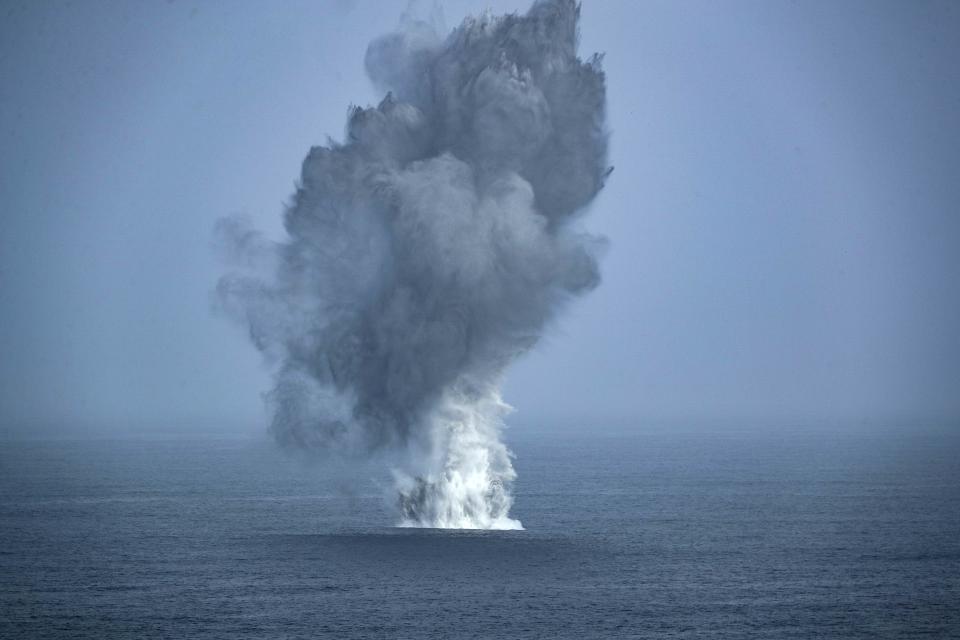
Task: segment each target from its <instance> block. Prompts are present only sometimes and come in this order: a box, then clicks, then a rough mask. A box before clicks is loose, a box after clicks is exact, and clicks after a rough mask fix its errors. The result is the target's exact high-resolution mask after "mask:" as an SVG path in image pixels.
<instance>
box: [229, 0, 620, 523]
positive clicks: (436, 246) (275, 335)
mask: <svg viewBox="0 0 960 640" xmlns="http://www.w3.org/2000/svg"><path fill="white" fill-rule="evenodd" d="M578 20H579V7H578V6H577V5H576V4H575V3H574V2H573V1H572V0H544V1H540V2H537V3H535V4H534V5H533V6H532V8H531V9H530V10H529V11H528V13H527V14H526V15H516V14H514V15H505V16H491V15H482V16H480V17H477V18H468V19H467V20H466V21H465V22H464V23H463V24H462V25H461V26H460V27H458V28H456V29H455V30H454V31H453V32H452V33H450V34H449V35H447V36H446V37H440V35H439V34H437V33H436V31H435V30H434V29H433V28H432V27H430V26H429V25H426V24H424V23H414V22H410V21H408V22H407V24H405V25H404V26H403V28H401V29H400V30H399V31H398V32H396V33H392V34H389V35H387V36H384V37H381V38H379V39H377V40H375V41H374V42H373V43H371V44H370V46H369V48H368V50H367V55H366V60H365V63H366V68H367V72H368V74H369V76H370V78H371V80H372V81H373V82H374V84H375V86H377V87H378V88H380V89H382V90H383V91H384V92H385V95H386V97H385V98H384V99H383V101H382V102H381V103H380V104H379V105H377V106H376V107H368V108H360V107H352V108H351V109H350V111H349V116H348V122H347V129H346V137H345V140H344V142H343V143H334V142H328V144H327V145H326V146H317V147H314V148H312V149H311V150H310V152H309V154H308V155H307V157H306V159H305V160H304V162H303V169H302V173H301V176H300V181H299V183H298V188H297V190H296V193H295V195H294V196H293V198H292V201H291V203H290V204H289V206H288V207H287V209H286V212H285V217H284V225H285V229H286V232H287V238H286V239H285V240H284V241H283V242H280V243H274V242H270V241H269V240H267V239H265V238H264V237H263V236H262V235H261V234H259V233H258V232H257V231H255V230H253V229H251V228H250V226H249V225H247V224H245V223H244V222H243V221H242V220H239V219H235V218H230V219H224V220H222V221H221V222H220V223H219V225H218V236H219V237H220V239H221V241H222V242H223V243H224V244H225V246H226V247H227V248H228V249H229V251H230V253H231V256H232V259H233V263H234V265H235V269H234V270H233V271H232V272H231V273H229V274H228V275H226V276H224V277H223V278H222V279H221V280H220V282H219V283H218V287H217V299H218V301H219V305H220V306H221V307H222V308H223V309H224V310H226V311H227V312H228V313H230V314H231V315H232V316H234V317H236V318H237V319H238V320H240V321H241V322H243V323H244V324H245V326H247V327H248V329H249V334H250V339H251V340H252V341H253V343H254V345H255V346H256V347H257V348H258V349H260V350H261V351H262V352H263V353H264V354H265V356H266V357H267V359H268V361H269V362H270V363H272V364H273V366H274V367H275V374H274V375H275V378H274V386H273V389H272V391H270V393H269V394H268V395H267V398H268V403H269V406H270V409H271V412H272V424H271V430H272V432H273V435H274V436H275V437H276V439H277V440H278V441H279V442H280V443H281V444H282V445H285V446H289V447H295V448H301V449H317V450H324V451H335V452H339V453H345V454H359V455H367V454H368V453H370V452H376V451H381V452H382V451H390V452H393V453H394V454H395V458H396V459H397V460H402V462H399V463H397V464H396V467H395V469H394V478H395V486H396V495H397V509H398V511H399V517H400V520H401V524H403V525H407V526H427V527H453V528H520V523H519V522H518V521H516V520H513V519H511V518H510V517H509V511H510V507H511V503H512V497H511V485H512V483H513V481H514V479H515V475H516V474H515V472H514V470H513V466H512V463H511V454H510V452H509V451H508V449H507V448H506V446H505V445H504V444H503V443H502V442H501V438H500V435H501V429H502V420H503V417H504V415H505V413H506V412H507V411H508V410H509V407H507V405H505V404H504V403H503V402H502V400H501V399H500V395H499V387H500V383H501V380H502V377H503V374H504V371H505V369H506V367H507V366H508V365H509V364H510V362H511V361H513V360H514V359H515V358H517V357H518V356H519V355H521V354H523V353H524V352H525V351H527V350H529V349H530V348H531V347H532V346H533V345H535V344H536V343H537V340H538V339H539V337H540V336H541V335H542V333H543V331H544V329H545V327H546V326H547V325H548V323H549V322H550V320H551V319H552V318H553V317H554V316H555V314H556V313H557V311H558V310H559V309H560V308H561V307H562V306H563V305H564V303H565V302H566V301H567V300H569V299H570V298H571V297H573V296H576V295H579V294H582V293H584V292H586V291H589V290H590V289H592V288H594V287H595V286H596V285H597V284H598V282H599V272H598V266H597V252H598V250H599V248H600V247H601V246H602V244H603V242H602V241H601V240H600V239H598V238H595V237H592V236H590V235H587V234H585V233H582V232H579V231H577V230H575V229H574V228H573V227H572V225H571V223H572V221H573V220H574V218H575V217H577V214H578V213H579V212H581V211H583V209H584V208H585V207H586V206H587V205H588V204H589V203H590V201H591V200H592V199H593V198H594V196H595V195H596V194H597V192H598V191H599V190H600V188H601V187H602V185H603V181H604V179H605V177H606V176H607V174H608V173H609V169H608V167H607V165H606V151H607V143H606V132H605V129H604V102H605V88H604V76H603V73H602V71H601V68H600V58H599V56H593V57H592V58H590V59H589V60H587V61H581V60H580V59H579V58H578V57H577V40H578V33H577V29H578Z"/></svg>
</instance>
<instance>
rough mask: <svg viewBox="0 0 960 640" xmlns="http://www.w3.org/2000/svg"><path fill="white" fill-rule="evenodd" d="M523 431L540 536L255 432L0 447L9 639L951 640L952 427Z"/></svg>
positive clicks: (955, 529)
mask: <svg viewBox="0 0 960 640" xmlns="http://www.w3.org/2000/svg"><path fill="white" fill-rule="evenodd" d="M508 440H509V442H510V445H511V447H512V448H513V450H514V451H515V452H516V454H517V459H516V467H517V470H518V473H519V479H518V481H517V484H516V486H515V494H516V503H515V506H514V509H513V512H512V514H513V515H514V516H515V517H517V518H519V519H520V520H521V521H522V522H523V524H524V526H525V527H526V530H525V531H503V532H496V531H494V532H469V531H442V530H416V529H397V528H393V527H391V526H390V525H391V523H392V517H393V516H391V514H390V511H389V508H388V506H387V504H386V501H385V499H384V497H383V494H384V489H383V488H382V486H380V485H379V484H378V483H377V482H375V481H373V480H372V479H371V478H375V476H376V474H375V472H372V471H369V470H366V469H360V470H354V471H352V472H351V471H348V470H345V469H344V468H343V467H342V466H330V465H324V464H305V463H304V462H303V461H301V460H297V459H292V458H290V457H288V456H285V455H284V454H282V453H281V452H279V451H277V450H276V448H275V447H274V445H272V444H271V443H270V442H269V441H267V440H266V439H264V440H258V439H216V438H193V439H183V438H179V439H162V438H161V439H139V440H132V439H130V440H75V441H69V440H49V441H39V440H38V441H4V442H0V637H2V638H97V639H105V638H161V637H162V638H444V639H449V638H681V637H697V638H765V639H772V638H804V639H807V638H922V637H926V638H950V637H954V638H957V637H960V436H958V434H957V433H956V432H950V431H943V430H941V431H939V432H925V431H924V432H920V431H915V430H908V429H902V430H889V431H884V432H881V433H869V432H864V431H862V430H861V431H860V432H858V433H843V432H840V433H837V432H831V431H823V430H821V431H817V432H809V431H805V430H802V429H797V430H792V431H789V432H783V431H770V432H759V433H757V432H754V433H746V432H744V433H741V432H737V431H724V432H712V433H695V432H691V431H686V432H680V433H677V432H674V433H669V432H666V433H636V434H632V435H627V434H623V435H595V436H591V435H586V434H576V435H571V434H567V435H560V434H551V433H547V432H543V433H537V434H534V433H526V432H524V431H522V430H512V431H510V432H509V434H508Z"/></svg>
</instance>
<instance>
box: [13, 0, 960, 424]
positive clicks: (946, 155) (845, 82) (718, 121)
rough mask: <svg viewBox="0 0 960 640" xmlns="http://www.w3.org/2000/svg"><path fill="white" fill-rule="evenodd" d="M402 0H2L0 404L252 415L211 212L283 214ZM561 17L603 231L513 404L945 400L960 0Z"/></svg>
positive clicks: (606, 409) (363, 98) (888, 408)
mask: <svg viewBox="0 0 960 640" xmlns="http://www.w3.org/2000/svg"><path fill="white" fill-rule="evenodd" d="M405 6H406V2H393V3H387V2H372V1H370V2H359V1H358V2H350V1H346V0H341V1H332V2H325V3H317V2H284V3H263V2H185V1H183V2H182V1H179V0H178V1H175V2H152V3H146V2H144V3H131V2H115V3H113V2H74V3H70V2H52V1H51V2H5V3H3V5H2V7H0V13H2V16H3V19H2V20H0V141H2V142H0V208H2V209H0V211H2V222H3V227H2V229H3V233H2V234H0V429H2V431H3V432H13V433H20V432H28V433H29V432H43V433H46V432H54V433H60V432H63V433H74V432H79V431H101V430H131V431H144V430H148V431H151V430H184V429H203V430H217V431H223V430H238V431H255V430H258V429H261V428H262V426H263V422H264V420H265V412H264V410H263V407H262V403H261V399H260V393H261V391H263V390H264V389H267V388H268V387H269V380H268V373H267V370H266V369H265V368H264V367H263V366H262V364H261V362H260V358H259V355H258V354H257V353H256V352H255V351H254V349H253V348H252V347H251V346H250V345H249V343H248V341H247V339H246V337H245V336H244V335H243V334H242V332H241V331H240V330H239V329H238V328H237V327H236V326H235V325H234V324H233V323H230V322H228V321H226V320H225V319H223V318H217V317H215V316H214V315H213V314H212V313H211V311H210V290H211V288H212V286H213V284H214V282H215V280H216V278H217V277H218V276H219V275H220V273H221V271H222V267H221V265H220V264H219V262H218V261H217V259H216V257H215V256H214V254H213V252H212V250H211V246H210V233H211V229H212V226H213V223H214V221H215V220H216V219H217V218H219V217H221V216H223V215H227V214H232V213H245V214H247V215H249V216H250V217H252V218H253V219H254V220H255V221H256V223H257V224H258V225H259V226H260V227H262V228H265V229H268V230H269V231H270V232H271V233H272V234H273V235H275V236H276V235H278V234H279V233H280V225H279V222H280V219H279V216H280V212H281V210H282V206H283V203H284V201H285V200H286V198H287V197H288V196H289V195H290V193H291V192H292V189H293V181H294V179H295V178H296V177H297V175H298V171H299V166H300V162H301V161H302V159H303V156H304V155H305V153H306V151H307V150H308V148H309V147H310V145H312V144H319V143H323V142H324V140H325V139H326V136H328V135H329V136H332V137H334V138H339V137H340V136H341V132H342V130H343V126H344V124H345V115H346V110H347V106H348V105H349V104H350V103H360V104H367V103H371V102H376V101H379V99H380V97H381V96H379V95H377V93H376V92H375V91H374V90H373V88H372V87H371V86H370V84H369V82H368V81H367V79H366V77H365V76H364V73H363V54H364V51H365V49H366V44H367V43H368V42H369V40H370V39H372V38H373V37H375V36H377V35H379V34H381V33H384V32H386V31H388V30H390V29H391V28H392V27H394V26H395V25H396V23H397V18H398V17H399V15H400V14H401V12H402V11H403V9H404V7H405ZM443 6H444V13H445V17H446V21H447V24H448V26H451V27H452V26H454V25H455V24H457V23H459V21H460V20H461V18H462V17H463V16H464V15H465V14H467V13H475V12H477V11H478V10H480V9H482V8H484V7H486V6H489V7H491V8H492V9H493V10H494V11H495V12H503V11H507V10H515V9H519V10H525V9H526V5H525V4H523V3H519V4H518V3H511V2H503V1H499V0H498V1H496V2H481V1H468V0H458V1H456V2H444V3H443ZM581 29H582V44H581V53H582V54H584V55H588V54H590V53H592V52H593V51H604V52H606V59H605V68H606V70H607V74H608V92H609V93H608V97H609V124H610V129H611V133H612V138H611V141H612V157H611V162H612V164H613V165H615V167H616V170H615V172H614V174H613V176H612V177H611V180H610V181H609V183H608V186H607V188H606V189H605V190H604V192H603V193H602V194H601V195H600V197H599V198H598V200H597V202H596V204H595V206H594V208H593V210H592V212H591V214H590V216H589V217H588V218H587V219H586V220H585V226H586V227H587V228H589V229H590V230H592V231H596V232H599V233H602V234H605V235H607V236H608V237H609V238H610V240H611V248H610V251H609V253H608V255H607V257H606V259H605V261H604V264H603V268H604V274H605V280H604V283H603V284H602V285H601V287H600V289H598V290H597V291H596V292H594V293H593V294H591V295H590V296H588V297H587V298H586V299H583V300H579V301H577V303H576V305H575V306H573V307H572V308H571V310H570V313H568V314H567V315H566V316H565V317H564V318H563V320H562V321H561V322H560V324H559V325H558V326H557V327H555V328H554V330H553V331H552V332H551V334H550V336H549V337H548V339H547V340H546V341H545V342H544V343H543V344H542V345H541V346H540V348H539V349H538V351H537V352H536V353H534V354H532V355H530V356H528V357H527V358H525V359H524V360H523V361H522V362H520V363H518V364H517V366H516V367H515V368H514V369H513V370H512V374H511V376H510V379H509V381H508V385H507V389H506V397H507V400H508V401H509V402H511V404H513V405H514V406H516V407H517V408H518V412H517V414H515V416H514V419H513V420H512V422H513V423H515V424H518V425H520V426H521V427H526V426H527V425H539V426H545V427H546V426H551V425H557V426H576V425H584V426H585V427H589V428H597V429H600V428H604V426H605V425H618V426H621V427H622V426H623V425H642V424H654V423H664V422H685V421H686V422H694V423H703V424H708V423H717V424H719V423H729V422H731V421H748V422H755V423H761V424H770V425H797V424H824V423H827V424H838V425H839V424H862V423H868V424H871V423H879V422H898V423H902V424H916V423H918V422H940V423H945V422H950V423H956V422H957V421H958V419H960V332H958V331H957V327H960V280H958V274H960V219H958V213H960V211H958V202H960V175H958V174H960V126H958V114H960V81H958V76H957V73H958V72H957V61H958V60H960V38H958V37H957V34H958V33H960V4H957V3H955V2H890V3H885V2H878V1H874V0H870V1H867V2H856V1H852V0H851V1H847V2H841V3H836V2H797V3H793V2H789V3H788V2H767V1H764V2H725V3H716V2H709V3H701V2H673V1H671V2H666V1H665V2H627V1H623V2H612V1H608V0H604V1H602V2H600V1H594V2H590V1H589V0H585V1H584V7H583V18H582V26H581Z"/></svg>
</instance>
